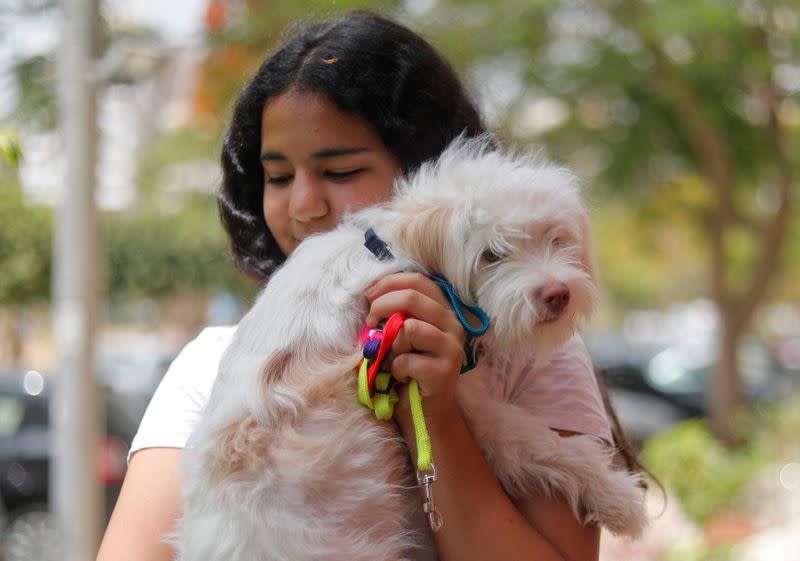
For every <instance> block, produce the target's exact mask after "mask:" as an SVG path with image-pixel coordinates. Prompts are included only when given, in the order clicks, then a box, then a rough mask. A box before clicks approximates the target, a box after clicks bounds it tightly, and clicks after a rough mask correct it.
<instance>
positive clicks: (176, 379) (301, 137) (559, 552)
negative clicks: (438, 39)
mask: <svg viewBox="0 0 800 561" xmlns="http://www.w3.org/2000/svg"><path fill="white" fill-rule="evenodd" d="M462 132H465V133H466V134H467V135H468V136H474V135H477V134H480V133H483V132H485V127H484V125H483V123H482V122H481V118H480V116H479V114H478V111H477V110H476V108H475V105H474V103H473V102H472V101H471V100H470V99H469V97H468V95H467V94H466V92H465V90H464V88H463V86H462V84H461V83H460V81H459V80H458V78H457V77H456V75H455V73H454V72H453V71H452V69H451V68H450V67H449V65H448V64H447V63H446V62H445V61H444V60H442V58H441V57H440V56H439V55H438V54H437V53H436V52H435V51H434V49H433V48H432V47H431V46H430V45H429V44H428V43H426V42H425V41H424V40H423V39H422V38H420V37H419V36H418V35H416V34H414V33H413V32H411V31H409V30H408V29H406V28H404V27H402V26H400V25H398V24H396V23H393V22H392V21H389V20H387V19H385V18H383V17H381V16H378V15H375V14H371V13H364V12H356V13H351V14H348V15H346V16H344V17H342V18H340V19H337V20H334V21H330V22H325V23H316V24H307V25H304V26H301V27H299V28H298V29H297V30H296V31H295V32H294V34H293V35H292V36H291V37H290V38H289V39H288V40H287V41H286V42H285V43H284V44H283V45H282V46H280V47H279V48H278V49H277V50H276V51H275V52H274V53H273V54H272V55H271V56H270V57H269V58H268V59H267V60H266V61H265V62H264V64H263V65H262V66H261V68H260V69H259V70H258V72H257V73H256V75H255V76H254V78H253V79H252V80H251V81H250V83H248V85H247V86H246V87H245V88H244V90H243V91H242V93H241V95H240V97H239V99H238V102H237V104H236V107H235V110H234V114H233V121H232V124H231V127H230V130H229V131H228V134H227V136H226V139H225V143H224V147H223V151H222V168H223V181H222V186H221V191H220V193H219V209H220V216H221V218H222V223H223V226H224V228H225V229H226V231H227V233H228V235H229V238H230V243H231V247H232V250H233V256H234V260H235V262H236V264H237V266H238V267H239V268H240V269H241V270H242V271H243V272H244V273H245V274H246V275H248V276H250V277H252V278H253V279H255V280H256V281H257V282H259V283H263V282H266V281H267V279H268V278H269V276H270V274H271V273H272V272H273V271H274V269H275V268H276V267H277V266H279V265H280V264H281V263H282V262H283V260H284V259H285V258H286V256H287V255H289V254H290V253H291V252H292V251H293V250H294V249H295V248H296V247H297V246H298V244H299V243H300V242H301V241H302V240H303V239H304V238H305V237H306V236H308V235H310V234H313V233H315V232H321V231H327V230H329V229H331V228H333V227H334V226H335V225H336V224H337V223H338V221H339V220H340V219H341V217H342V215H343V214H344V213H345V212H346V211H348V210H350V211H351V210H356V209H358V208H362V207H364V206H368V205H372V204H375V203H378V202H381V201H384V200H386V199H387V198H388V197H389V196H390V195H391V191H392V184H393V182H394V180H395V178H397V177H398V176H401V175H403V174H407V173H409V172H411V171H413V170H414V169H415V168H417V167H418V166H419V165H420V164H421V163H422V162H424V161H426V160H428V159H431V158H435V157H437V156H438V155H439V154H440V153H441V152H442V151H443V150H444V148H445V147H446V146H447V145H448V143H449V142H450V141H451V140H452V139H454V138H455V137H456V136H458V135H459V134H460V133H462ZM365 296H366V297H367V299H368V300H369V301H370V303H371V309H370V312H369V318H368V321H369V322H372V323H375V322H376V321H377V320H378V319H380V318H386V317H388V316H390V315H391V314H392V313H394V312H398V311H401V312H406V313H408V314H411V315H412V316H414V317H415V318H416V319H417V320H418V321H417V322H414V325H415V326H416V328H415V329H408V330H404V332H403V333H401V336H400V337H399V338H398V339H397V341H396V342H395V344H394V346H393V349H392V351H393V352H392V356H391V357H390V360H389V363H390V365H391V371H392V374H393V375H394V376H395V377H397V378H398V379H400V380H406V379H407V378H408V377H409V376H413V377H415V378H417V379H418V381H419V384H420V389H421V393H422V395H423V396H424V406H425V414H426V417H427V422H428V427H429V431H430V433H431V441H432V446H433V448H434V449H435V450H436V458H437V470H438V471H439V473H440V477H439V481H437V483H436V500H437V504H438V505H439V508H440V509H441V511H442V512H446V513H447V522H446V525H445V527H444V529H442V531H440V532H438V533H436V535H435V546H434V545H432V546H431V547H430V550H429V551H427V552H425V553H424V554H423V555H422V556H419V557H418V558H419V559H423V558H424V559H437V558H438V559H457V560H459V561H469V560H473V559H475V560H477V559H484V560H485V559H503V560H514V559H537V560H542V561H548V560H553V561H555V560H559V561H563V560H572V561H578V560H581V561H588V560H596V559H597V558H598V548H599V536H600V529H599V528H598V527H596V526H593V525H583V524H581V522H580V521H579V520H578V519H576V518H575V516H574V515H573V514H572V512H571V510H570V509H569V507H568V506H567V505H566V503H565V502H564V501H562V500H561V499H560V498H559V497H551V496H544V495H537V496H530V497H528V498H527V499H526V500H524V501H519V502H516V503H513V502H512V501H511V500H510V499H509V498H508V497H507V496H506V494H505V493H504V492H503V490H502V489H501V487H500V486H499V484H498V483H497V481H496V480H495V478H494V477H493V475H492V473H491V472H490V470H489V468H488V466H487V464H486V462H485V460H484V458H483V457H482V456H481V453H480V451H479V450H478V448H477V446H476V444H475V441H474V439H473V438H472V435H471V434H470V432H469V431H468V430H467V427H466V425H465V424H464V420H463V418H462V416H461V414H460V412H459V409H458V405H457V403H456V401H455V387H456V384H457V383H458V382H457V381H458V374H459V371H460V368H461V365H462V360H463V348H464V330H463V328H462V327H461V324H460V323H459V322H458V320H457V319H456V317H455V314H454V313H453V312H452V310H451V309H450V307H449V305H448V303H447V300H446V299H445V297H444V296H443V295H442V293H441V290H440V289H439V287H438V286H437V285H436V284H434V283H433V282H432V281H430V280H429V279H427V278H426V277H424V276H422V275H419V274H412V273H401V274H396V275H391V276H389V277H386V278H383V279H382V280H380V281H378V282H377V283H376V284H375V285H373V286H372V287H370V288H369V289H368V290H367V292H366V294H365ZM232 332H233V328H216V329H206V330H204V331H203V332H202V333H201V334H200V335H199V336H198V337H197V339H195V340H194V341H193V342H191V343H189V345H187V347H186V348H185V349H184V350H183V352H182V353H181V354H180V356H179V357H178V358H177V359H176V360H175V362H174V363H173V364H172V366H171V367H170V369H169V371H168V373H167V374H166V376H165V378H164V380H163V382H162V384H161V386H160V387H159V389H158V390H157V392H156V394H155V395H154V396H153V400H152V402H151V404H150V406H149V408H148V411H147V413H146V414H145V417H144V419H143V420H142V424H141V427H140V429H139V433H138V434H137V437H136V439H135V440H134V443H133V445H132V448H131V459H130V465H129V468H128V474H127V477H126V479H125V482H124V485H123V488H122V492H121V494H120V497H119V500H118V502H117V505H116V508H115V510H114V513H113V515H112V518H111V521H110V523H109V526H108V529H107V531H106V535H105V538H104V540H103V543H102V546H101V549H100V553H99V556H98V561H125V560H128V559H130V560H136V561H141V560H148V561H156V560H164V561H166V560H168V559H172V558H173V554H174V552H173V551H172V550H171V549H170V547H169V546H168V545H166V544H164V543H163V542H162V540H161V538H162V535H163V534H165V533H166V532H169V531H170V530H171V529H172V528H173V527H174V524H175V520H176V518H177V517H178V516H179V514H180V512H179V509H180V487H181V481H180V471H179V458H180V454H181V448H182V447H183V446H185V443H186V439H187V437H188V435H189V433H190V432H191V430H192V427H193V426H194V423H195V422H196V420H197V419H198V417H199V415H201V414H202V408H203V405H204V403H205V400H206V399H207V398H208V394H209V392H210V390H211V386H212V384H213V381H214V377H215V375H216V373H217V366H218V364H219V360H220V356H221V354H222V352H223V351H224V349H225V347H226V345H227V343H228V341H229V340H230V337H231V335H232ZM505 366H507V368H503V369H502V372H501V371H498V372H492V373H491V375H492V380H493V381H494V385H495V387H494V388H493V393H494V394H495V396H494V397H496V398H497V399H503V400H506V401H511V402H514V403H516V404H518V405H520V406H522V407H525V408H528V409H529V410H530V411H531V412H532V413H535V414H536V415H537V416H539V417H540V418H543V419H545V420H547V422H548V426H550V427H551V428H552V429H553V430H554V431H557V432H558V433H559V434H560V435H562V436H563V437H564V438H569V437H570V435H574V434H588V435H594V436H596V437H597V440H598V445H601V446H608V447H613V446H614V445H615V443H617V444H619V443H622V442H624V440H623V439H621V436H620V437H618V438H615V437H614V436H612V430H611V427H610V424H609V421H608V417H607V415H606V411H605V409H604V406H603V400H602V396H601V392H600V390H599V389H598V386H597V382H596V380H595V377H594V373H593V370H592V366H591V362H590V359H589V356H588V353H587V352H586V349H585V347H584V345H583V343H582V342H581V340H580V338H579V337H578V336H577V335H576V336H575V337H574V338H573V339H572V340H570V341H569V342H568V343H567V344H566V345H565V346H564V347H563V348H562V349H561V350H559V351H558V352H556V353H555V354H554V355H553V356H552V357H551V358H550V359H548V360H547V362H546V363H543V364H538V363H537V364H513V363H512V364H508V365H505ZM480 368H488V367H487V366H486V365H479V366H478V369H480ZM498 370H499V369H498ZM475 372H477V369H476V371H475ZM405 401H406V400H405V395H404V394H403V393H401V403H400V406H399V407H398V412H397V418H398V424H399V426H400V429H401V432H402V433H403V435H404V436H405V437H407V439H408V440H410V441H413V434H414V433H413V428H412V426H411V421H410V415H409V413H408V408H407V403H406V402H405ZM612 417H613V415H612ZM615 425H616V423H615ZM615 432H618V431H615ZM622 448H623V456H624V458H625V459H626V460H627V461H628V465H629V466H630V467H631V469H637V467H638V464H636V461H635V458H634V457H633V456H632V455H631V454H629V453H628V452H627V451H626V447H624V446H622ZM388 507H389V506H388V505H387V508H388ZM431 543H432V544H433V542H431ZM298 561H302V560H298Z"/></svg>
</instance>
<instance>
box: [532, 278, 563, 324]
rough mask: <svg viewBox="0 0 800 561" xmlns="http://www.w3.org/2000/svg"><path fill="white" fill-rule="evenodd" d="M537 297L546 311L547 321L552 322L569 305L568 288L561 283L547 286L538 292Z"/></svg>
mask: <svg viewBox="0 0 800 561" xmlns="http://www.w3.org/2000/svg"><path fill="white" fill-rule="evenodd" d="M538 296H539V299H540V300H541V301H542V303H543V304H544V306H545V309H546V310H547V316H548V317H547V319H548V320H554V319H557V318H558V317H559V316H561V314H562V313H564V309H566V307H567V305H568V304H569V287H568V286H567V285H566V284H564V283H563V282H559V283H553V284H548V285H545V286H543V287H542V288H541V289H540V290H539V294H538Z"/></svg>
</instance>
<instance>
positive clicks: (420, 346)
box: [366, 273, 600, 561]
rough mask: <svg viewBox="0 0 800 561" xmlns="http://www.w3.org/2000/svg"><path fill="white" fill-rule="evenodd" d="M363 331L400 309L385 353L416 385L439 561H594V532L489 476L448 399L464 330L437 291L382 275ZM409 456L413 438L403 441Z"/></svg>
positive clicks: (419, 279) (550, 501)
mask: <svg viewBox="0 0 800 561" xmlns="http://www.w3.org/2000/svg"><path fill="white" fill-rule="evenodd" d="M366 296H367V298H368V299H369V300H370V302H371V308H370V313H369V315H368V317H367V323H368V324H369V325H371V326H372V325H375V324H376V323H377V322H378V320H379V319H381V318H385V317H388V316H390V315H391V314H392V313H394V312H397V311H401V312H405V313H408V314H410V315H411V316H413V318H415V319H409V320H407V321H406V323H405V324H404V325H403V329H402V330H401V333H400V335H399V336H398V338H397V340H396V341H395V344H394V345H393V347H392V351H393V353H392V355H393V356H392V358H391V371H392V375H393V376H394V377H396V378H398V379H399V380H400V381H407V380H408V379H409V378H410V377H412V376H413V377H414V378H416V379H417V381H418V382H419V385H420V393H421V394H422V396H423V402H424V405H425V416H426V420H427V422H428V430H429V432H430V436H431V445H432V447H433V449H434V450H435V451H436V470H437V476H438V480H437V482H436V483H434V485H433V493H434V498H435V501H436V504H437V507H438V508H439V510H440V512H441V513H442V514H443V516H444V518H445V525H444V528H442V530H441V531H439V532H437V533H436V534H434V535H435V539H436V545H437V550H438V553H439V557H440V558H441V559H442V560H443V561H450V560H458V561H471V560H487V561H488V560H494V559H503V560H504V561H505V560H508V561H514V560H529V559H536V560H538V561H596V560H597V559H598V556H599V535H600V530H599V528H597V527H596V526H591V525H590V526H583V525H582V524H581V523H580V521H578V520H577V519H575V517H574V516H573V514H572V512H571V510H570V509H569V507H568V506H567V505H566V503H565V502H564V501H562V500H560V499H558V498H553V497H546V496H543V495H542V496H533V497H530V498H529V499H528V500H527V501H525V502H524V503H521V504H519V505H514V504H513V503H512V501H511V500H510V499H509V498H508V496H507V495H506V494H505V492H504V491H503V489H502V488H501V487H500V485H499V483H498V482H497V480H496V479H495V477H494V475H493V474H492V472H491V470H490V468H489V466H488V464H487V463H486V461H485V459H484V458H483V455H482V454H481V452H480V450H479V448H478V446H477V444H476V443H475V439H474V438H473V437H472V434H471V433H470V432H469V429H468V428H467V425H466V423H465V422H464V419H463V417H462V416H461V413H460V410H459V408H458V406H457V405H456V401H455V382H456V380H457V378H458V374H459V372H460V369H461V363H462V360H463V348H464V347H463V341H464V330H463V327H462V326H461V324H460V323H459V322H458V320H457V319H456V318H455V314H453V312H452V311H451V310H450V308H449V305H448V304H447V301H446V300H445V298H444V296H443V295H442V294H441V291H440V289H439V288H438V286H437V285H436V284H434V283H433V282H432V281H430V280H429V279H427V278H426V277H424V276H423V275H419V274H416V273H399V274H396V275H391V276H388V277H385V278H384V279H381V280H380V281H378V282H377V283H376V284H375V285H373V286H372V287H370V288H368V289H367V292H366ZM404 393H405V392H404V391H402V388H401V402H400V404H399V406H398V409H396V413H397V418H398V422H399V424H400V427H401V430H402V431H403V433H404V434H406V435H412V434H413V428H411V420H410V414H409V412H408V406H407V402H406V399H405V395H404ZM407 441H409V447H410V448H411V449H412V455H414V454H415V451H413V441H414V439H413V437H410V438H407Z"/></svg>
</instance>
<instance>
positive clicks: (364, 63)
mask: <svg viewBox="0 0 800 561" xmlns="http://www.w3.org/2000/svg"><path fill="white" fill-rule="evenodd" d="M330 57H336V59H337V62H336V64H326V63H325V62H323V60H324V59H328V60H330ZM289 90H296V91H302V92H309V93H317V94H322V95H324V96H326V97H327V98H328V99H329V100H330V101H332V102H333V103H334V104H335V105H336V106H337V107H338V108H339V109H341V110H342V111H344V112H346V113H349V114H352V115H355V116H357V117H359V118H361V119H363V120H364V121H366V122H367V123H368V124H369V125H370V126H372V128H373V129H374V130H375V131H376V133H377V134H378V136H379V137H380V139H381V140H382V141H383V143H384V144H385V145H386V147H387V148H388V149H389V150H390V151H391V152H392V153H393V154H394V155H395V156H396V157H397V159H398V160H399V162H400V165H401V167H402V170H403V172H404V173H408V172H411V171H413V170H414V169H415V168H417V167H418V166H419V165H420V164H422V163H423V162H424V161H426V160H429V159H432V158H435V157H437V156H439V155H440V154H441V153H442V151H443V150H444V148H445V147H446V146H447V145H448V144H449V143H450V141H451V140H453V139H454V138H455V137H456V136H458V135H459V134H461V133H465V134H466V135H467V136H473V135H478V134H481V133H484V132H486V128H485V127H484V125H483V122H482V120H481V117H480V114H479V112H478V110H477V108H476V106H475V103H474V102H473V101H472V100H471V99H470V97H469V95H468V94H467V92H466V91H465V88H464V86H463V85H462V83H461V81H460V80H459V78H458V76H457V75H456V73H455V72H454V71H453V69H452V68H451V67H450V65H449V64H448V63H447V62H446V61H445V60H444V59H443V58H442V57H441V56H440V55H439V54H438V53H437V52H436V50H435V49H434V48H433V47H432V46H431V45H430V44H429V43H427V42H426V41H425V40H424V39H422V38H421V37H420V36H419V35H417V34H416V33H414V32H413V31H411V30H409V29H407V28H406V27H403V26H402V25H399V24H397V23H395V22H393V21H391V20H389V19H387V18H385V17H383V16H380V15H377V14H375V13H372V12H365V11H357V12H351V13H348V14H346V15H344V16H342V17H340V18H338V19H335V20H332V21H328V22H322V23H303V24H300V25H298V26H297V27H296V28H295V29H294V30H293V31H292V32H291V33H290V34H289V37H288V39H286V40H285V42H284V43H283V44H282V45H280V46H279V47H278V48H277V50H275V52H273V53H272V55H270V56H269V57H268V58H267V59H266V60H265V61H264V63H263V64H262V65H261V67H260V68H259V69H258V71H257V72H256V74H255V76H254V77H253V78H252V80H250V82H249V83H248V84H247V85H246V86H245V87H244V89H243V90H242V92H241V94H240V95H239V98H238V100H237V102H236V105H235V107H234V111H233V118H232V122H231V125H230V128H229V130H228V132H227V134H226V136H225V141H224V145H223V148H222V173H223V176H222V184H221V187H220V191H219V194H218V205H219V213H220V217H221V219H222V225H223V226H224V228H225V230H226V232H227V233H228V238H229V240H230V245H231V250H232V254H233V259H234V262H235V263H236V266H237V267H238V268H239V270H241V271H242V272H243V273H245V274H246V275H247V276H249V277H251V278H253V279H254V280H256V281H258V282H259V283H263V282H265V281H266V280H267V279H268V278H269V276H270V274H272V272H273V271H274V270H275V268H276V267H277V266H278V265H280V264H281V263H282V262H283V261H284V260H285V259H286V256H285V255H284V254H283V253H282V252H281V250H280V249H279V248H278V245H277V244H276V243H275V239H274V238H273V236H272V233H271V232H270V231H269V228H268V227H267V224H266V222H265V221H264V216H263V211H262V197H263V189H264V175H263V173H264V172H263V169H262V167H261V161H260V154H259V151H260V145H261V117H262V111H263V108H264V104H265V103H266V102H267V101H268V100H269V99H270V98H272V97H274V96H277V95H280V94H282V93H285V92H287V91H289Z"/></svg>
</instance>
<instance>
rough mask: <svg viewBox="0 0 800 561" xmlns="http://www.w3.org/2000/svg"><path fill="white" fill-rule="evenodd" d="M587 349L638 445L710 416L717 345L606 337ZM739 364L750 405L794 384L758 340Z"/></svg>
mask: <svg viewBox="0 0 800 561" xmlns="http://www.w3.org/2000/svg"><path fill="white" fill-rule="evenodd" d="M586 344H587V347H588V349H589V353H590V354H591V356H592V362H593V363H594V367H595V369H596V370H597V372H598V373H599V374H600V375H601V376H602V377H603V378H604V380H605V381H606V385H607V386H608V390H609V397H610V399H611V402H612V404H613V405H614V408H615V410H616V411H617V414H618V417H619V420H620V424H622V426H623V428H624V429H625V431H626V432H627V433H628V435H629V437H630V438H631V439H632V440H633V441H634V442H638V443H641V442H643V441H644V440H646V439H647V438H649V437H650V436H652V435H653V434H655V433H657V432H660V431H662V430H664V429H666V428H668V427H669V426H671V425H673V424H675V423H677V422H679V421H681V420H684V419H689V418H693V417H704V416H706V415H707V413H708V411H707V406H706V403H707V401H706V395H707V392H708V383H709V380H710V377H711V370H712V368H713V367H714V362H715V360H716V356H717V352H716V349H715V346H714V342H713V340H711V339H709V338H706V339H703V338H693V339H692V340H690V341H686V342H683V343H680V344H674V345H671V346H666V347H657V346H645V345H640V344H636V343H634V342H632V341H630V340H628V339H625V338H623V337H622V336H619V335H607V336H601V337H598V336H595V337H588V338H587V340H586ZM738 360H739V370H740V375H741V380H742V390H743V393H744V396H745V398H746V399H747V400H748V401H750V402H764V401H771V400H774V399H776V398H778V397H780V396H781V395H785V394H786V393H787V392H788V391H789V389H790V386H791V384H792V381H791V379H790V378H789V377H787V376H786V375H784V374H783V373H782V369H781V368H779V367H778V365H777V364H776V362H775V361H774V359H773V358H772V357H771V355H770V353H769V351H768V349H767V347H766V346H765V345H764V344H763V342H761V341H760V340H759V339H756V338H752V337H748V338H745V339H744V340H743V341H742V344H741V346H740V348H739V353H738Z"/></svg>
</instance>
